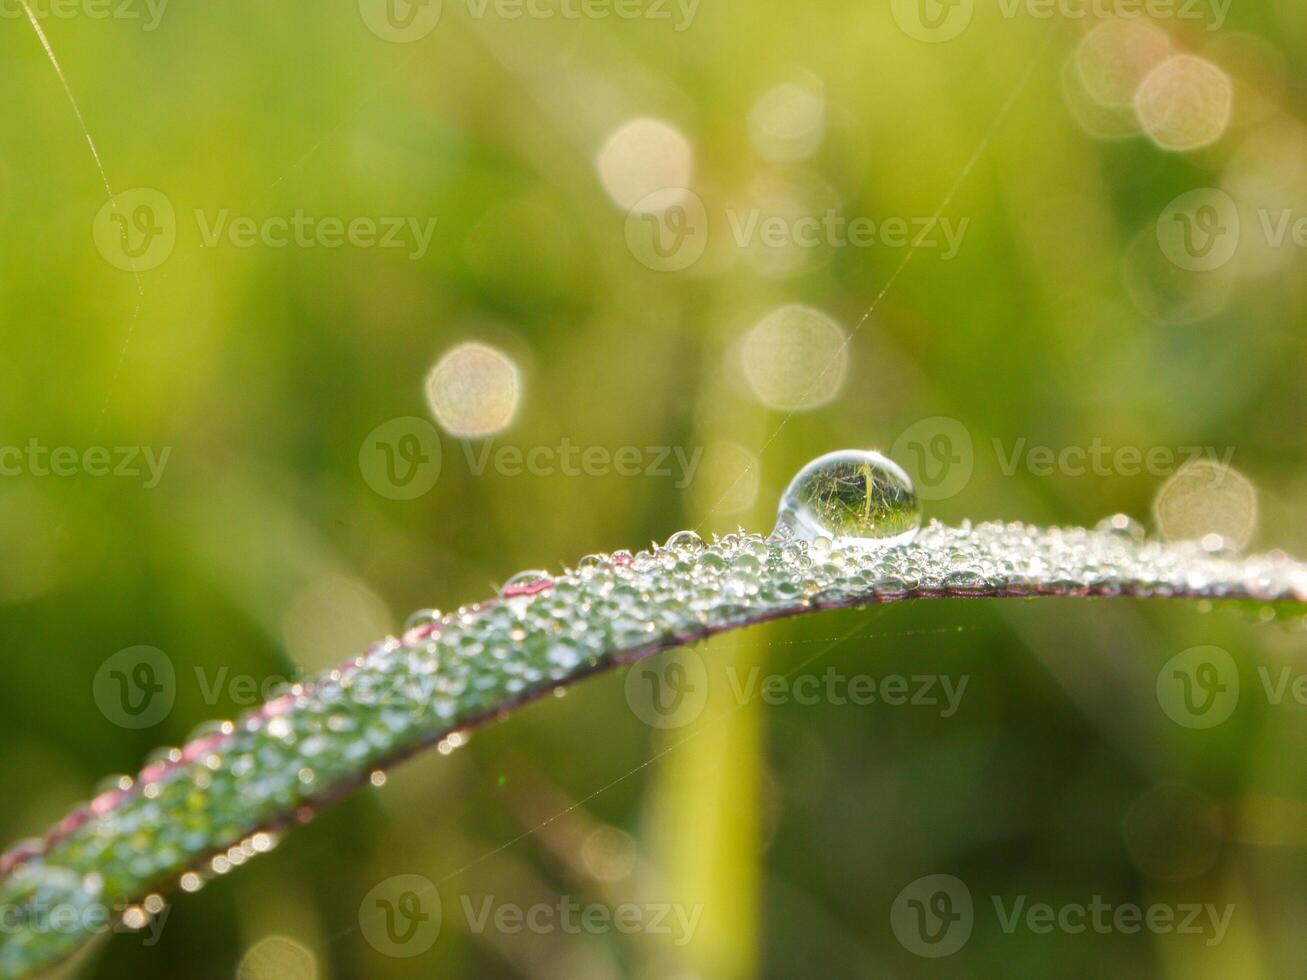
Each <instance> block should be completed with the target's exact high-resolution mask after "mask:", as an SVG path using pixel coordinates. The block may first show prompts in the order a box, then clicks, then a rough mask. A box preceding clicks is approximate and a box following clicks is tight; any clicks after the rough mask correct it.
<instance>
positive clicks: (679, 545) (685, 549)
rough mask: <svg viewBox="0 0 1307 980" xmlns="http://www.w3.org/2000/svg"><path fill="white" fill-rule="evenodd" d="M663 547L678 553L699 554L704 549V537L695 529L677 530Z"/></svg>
mask: <svg viewBox="0 0 1307 980" xmlns="http://www.w3.org/2000/svg"><path fill="white" fill-rule="evenodd" d="M663 547H665V548H666V549H667V550H668V551H674V552H676V554H678V555H697V554H698V553H699V552H701V551H703V538H701V537H699V535H698V534H697V533H696V532H694V531H677V532H676V533H675V534H673V535H672V536H671V537H670V538H668V539H667V544H665V545H664V546H663Z"/></svg>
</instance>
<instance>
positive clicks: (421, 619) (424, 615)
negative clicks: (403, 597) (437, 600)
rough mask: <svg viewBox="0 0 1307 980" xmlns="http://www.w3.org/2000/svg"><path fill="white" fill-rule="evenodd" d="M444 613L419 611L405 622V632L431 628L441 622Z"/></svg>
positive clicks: (426, 610)
mask: <svg viewBox="0 0 1307 980" xmlns="http://www.w3.org/2000/svg"><path fill="white" fill-rule="evenodd" d="M441 615H442V613H441V612H440V610H439V609H419V610H418V611H417V612H415V613H414V614H413V615H411V616H409V618H408V619H406V620H404V632H405V633H408V632H410V631H411V630H415V629H419V628H421V627H423V626H430V625H432V624H433V623H438V622H440V618H441Z"/></svg>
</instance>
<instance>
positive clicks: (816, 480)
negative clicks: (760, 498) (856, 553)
mask: <svg viewBox="0 0 1307 980" xmlns="http://www.w3.org/2000/svg"><path fill="white" fill-rule="evenodd" d="M777 523H778V525H779V524H784V525H788V526H789V527H790V528H791V529H792V530H793V533H794V536H795V537H797V538H801V539H803V540H805V541H816V540H817V539H818V538H822V537H825V538H829V539H830V541H831V546H832V547H834V548H847V547H861V548H869V547H890V546H894V545H904V544H907V543H908V542H910V541H911V540H912V539H913V538H914V537H916V535H917V531H918V530H919V529H920V528H921V503H920V501H919V500H918V499H917V493H916V491H915V490H914V489H913V486H912V480H911V479H910V478H909V477H908V475H907V473H905V472H904V471H903V470H902V468H900V467H899V466H898V465H897V464H896V463H894V462H893V461H892V460H890V459H888V458H886V457H885V456H882V455H881V454H880V453H877V452H870V451H865V450H859V449H844V450H840V451H839V452H834V453H828V454H827V455H825V456H821V457H819V458H817V459H815V460H813V461H812V462H811V463H809V464H808V465H807V466H805V467H804V468H803V469H801V470H800V471H799V474H798V476H796V477H795V478H794V480H793V481H792V482H791V483H790V485H789V487H788V488H786V490H785V494H784V496H782V497H781V505H780V510H779V513H778V514H777Z"/></svg>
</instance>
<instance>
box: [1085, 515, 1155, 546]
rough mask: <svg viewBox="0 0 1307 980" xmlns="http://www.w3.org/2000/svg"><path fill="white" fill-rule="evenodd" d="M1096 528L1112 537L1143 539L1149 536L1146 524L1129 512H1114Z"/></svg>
mask: <svg viewBox="0 0 1307 980" xmlns="http://www.w3.org/2000/svg"><path fill="white" fill-rule="evenodd" d="M1094 530H1096V531H1099V532H1101V533H1103V534H1110V535H1111V536H1112V537H1116V538H1125V539H1126V540H1128V541H1143V540H1144V539H1145V538H1146V537H1148V532H1147V531H1145V530H1144V526H1143V525H1142V524H1140V523H1139V522H1138V521H1137V520H1135V519H1134V518H1133V517H1131V516H1130V515H1129V514H1112V515H1111V516H1110V517H1104V518H1103V519H1102V520H1101V521H1099V522H1098V524H1097V525H1095V527H1094Z"/></svg>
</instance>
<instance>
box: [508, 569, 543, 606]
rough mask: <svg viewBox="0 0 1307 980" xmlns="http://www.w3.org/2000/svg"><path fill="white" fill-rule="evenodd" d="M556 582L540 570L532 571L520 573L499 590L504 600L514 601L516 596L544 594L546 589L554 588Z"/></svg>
mask: <svg viewBox="0 0 1307 980" xmlns="http://www.w3.org/2000/svg"><path fill="white" fill-rule="evenodd" d="M553 584H554V580H553V579H552V578H550V577H549V573H548V572H542V571H540V570H539V569H530V570H528V571H525V572H518V573H517V574H516V575H514V576H513V577H512V578H510V579H509V580H508V581H507V582H505V583H504V587H503V588H502V589H500V590H499V594H500V596H501V597H502V598H505V599H512V598H513V597H514V596H523V595H535V594H536V593H537V592H543V591H545V589H548V588H552V587H553Z"/></svg>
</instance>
